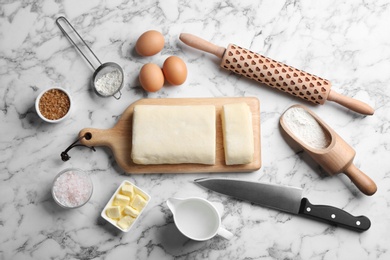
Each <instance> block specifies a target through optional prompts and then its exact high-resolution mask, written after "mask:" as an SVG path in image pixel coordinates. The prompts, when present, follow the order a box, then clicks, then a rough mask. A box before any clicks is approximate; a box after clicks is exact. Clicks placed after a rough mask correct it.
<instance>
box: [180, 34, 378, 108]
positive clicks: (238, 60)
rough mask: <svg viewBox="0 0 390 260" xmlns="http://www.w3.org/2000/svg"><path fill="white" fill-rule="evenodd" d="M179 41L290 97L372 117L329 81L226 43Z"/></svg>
mask: <svg viewBox="0 0 390 260" xmlns="http://www.w3.org/2000/svg"><path fill="white" fill-rule="evenodd" d="M180 40H181V41H182V42H184V43H185V44H187V45H189V46H191V47H193V48H196V49H199V50H202V51H205V52H208V53H211V54H214V55H215V56H217V57H218V58H221V67H222V68H224V69H227V70H230V71H232V72H234V73H236V74H239V75H242V76H245V77H247V78H250V79H253V80H255V81H257V82H260V83H263V84H266V85H268V86H270V87H273V88H276V89H279V90H281V91H283V92H287V93H289V94H291V95H293V96H297V97H300V98H302V99H305V100H307V101H310V102H313V103H315V104H321V105H322V104H324V103H325V101H326V100H330V101H334V102H336V103H339V104H340V105H342V106H344V107H347V108H349V109H351V110H353V111H355V112H358V113H361V114H364V115H372V114H374V109H373V108H372V107H370V106H369V105H367V104H366V103H363V102H361V101H359V100H356V99H353V98H350V97H346V96H343V95H341V94H339V93H337V92H335V91H333V90H331V89H330V88H331V86H332V84H331V83H330V82H329V81H328V80H326V79H322V78H320V77H318V76H315V75H312V74H310V73H307V72H304V71H302V70H299V69H296V68H294V67H291V66H288V65H286V64H283V63H281V62H278V61H275V60H272V59H270V58H267V57H265V56H263V55H260V54H258V53H254V52H252V51H250V50H247V49H245V48H242V47H239V46H237V45H234V44H229V46H228V47H227V48H224V47H220V46H217V45H214V44H212V43H210V42H208V41H205V40H203V39H201V38H199V37H197V36H194V35H191V34H188V33H182V34H180Z"/></svg>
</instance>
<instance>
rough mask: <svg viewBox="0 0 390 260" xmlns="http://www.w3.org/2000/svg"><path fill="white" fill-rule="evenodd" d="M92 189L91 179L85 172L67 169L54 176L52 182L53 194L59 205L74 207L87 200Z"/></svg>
mask: <svg viewBox="0 0 390 260" xmlns="http://www.w3.org/2000/svg"><path fill="white" fill-rule="evenodd" d="M92 189H93V188H92V182H91V179H90V178H89V176H88V175H87V174H86V173H84V172H82V171H79V170H68V171H65V172H63V173H62V174H60V175H59V176H58V177H57V178H56V180H55V182H54V184H53V196H54V197H55V199H56V200H57V202H58V203H59V204H60V205H62V206H64V207H66V208H74V207H79V206H81V205H83V204H85V203H86V202H87V201H88V200H89V198H90V197H91V195H92Z"/></svg>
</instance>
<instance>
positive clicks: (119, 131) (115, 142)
mask: <svg viewBox="0 0 390 260" xmlns="http://www.w3.org/2000/svg"><path fill="white" fill-rule="evenodd" d="M238 102H245V103H246V104H248V106H249V107H250V110H251V112H252V124H253V135H254V144H255V147H254V151H255V153H254V160H253V162H252V163H249V164H244V165H229V166H228V165H226V164H225V156H224V148H223V136H222V120H221V110H222V106H223V105H225V104H231V103H238ZM136 105H168V106H169V105H176V106H177V105H179V106H184V105H214V106H215V108H216V131H217V132H216V160H215V164H214V165H202V164H159V165H139V164H135V163H134V162H133V161H132V159H131V147H132V124H133V110H134V106H136ZM85 133H91V135H92V138H91V139H89V140H86V139H82V141H81V143H82V144H84V145H88V146H107V147H109V148H110V149H111V151H112V152H113V154H114V157H115V160H116V162H117V163H118V165H119V166H120V167H121V168H122V169H123V170H124V171H125V172H127V173H129V174H139V173H190V172H251V171H256V170H258V169H260V167H261V138H260V134H261V132H260V102H259V100H258V99H257V98H255V97H236V98H163V99H140V100H138V101H136V102H134V103H133V104H131V105H130V106H129V107H128V108H127V109H126V110H125V111H124V112H123V114H122V116H121V117H120V119H119V120H118V122H117V123H116V125H115V126H114V127H113V128H110V129H95V128H85V129H82V130H81V131H80V133H79V136H83V135H84V134H85Z"/></svg>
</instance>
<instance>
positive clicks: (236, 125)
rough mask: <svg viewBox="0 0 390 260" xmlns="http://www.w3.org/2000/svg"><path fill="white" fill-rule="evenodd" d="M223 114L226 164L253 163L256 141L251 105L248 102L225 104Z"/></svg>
mask: <svg viewBox="0 0 390 260" xmlns="http://www.w3.org/2000/svg"><path fill="white" fill-rule="evenodd" d="M221 116H222V130H223V144H224V149H225V162H226V165H234V164H247V163H251V162H252V161H253V154H254V141H253V127H252V113H251V111H250V108H249V106H248V105H247V104H246V103H234V104H227V105H224V106H223V108H222V114H221Z"/></svg>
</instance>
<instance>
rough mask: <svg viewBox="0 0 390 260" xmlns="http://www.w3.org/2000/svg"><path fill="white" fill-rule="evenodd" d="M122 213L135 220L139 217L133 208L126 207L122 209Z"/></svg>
mask: <svg viewBox="0 0 390 260" xmlns="http://www.w3.org/2000/svg"><path fill="white" fill-rule="evenodd" d="M124 212H125V214H126V215H129V216H132V217H133V218H136V217H138V215H139V212H138V210H136V209H135V208H133V207H131V206H126V207H125V209H124Z"/></svg>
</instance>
